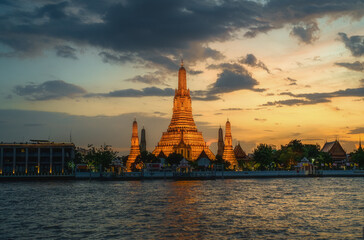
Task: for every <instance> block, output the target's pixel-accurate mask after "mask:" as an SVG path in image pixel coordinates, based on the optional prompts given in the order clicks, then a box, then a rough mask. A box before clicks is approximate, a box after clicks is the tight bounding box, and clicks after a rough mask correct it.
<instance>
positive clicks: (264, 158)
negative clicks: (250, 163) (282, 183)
mask: <svg viewBox="0 0 364 240" xmlns="http://www.w3.org/2000/svg"><path fill="white" fill-rule="evenodd" d="M254 161H255V162H256V163H258V164H259V167H258V169H259V170H267V169H269V168H270V167H271V166H272V163H274V156H273V149H272V147H271V146H268V145H267V144H260V145H258V147H257V148H256V149H254Z"/></svg>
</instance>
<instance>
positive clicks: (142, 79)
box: [125, 73, 164, 85]
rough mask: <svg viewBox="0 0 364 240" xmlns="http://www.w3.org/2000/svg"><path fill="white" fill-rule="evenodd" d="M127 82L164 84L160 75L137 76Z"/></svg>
mask: <svg viewBox="0 0 364 240" xmlns="http://www.w3.org/2000/svg"><path fill="white" fill-rule="evenodd" d="M125 81H129V82H135V83H145V84H151V85H154V84H164V82H163V81H161V79H160V76H159V75H158V73H150V74H145V75H137V76H135V77H132V78H129V79H126V80H125Z"/></svg>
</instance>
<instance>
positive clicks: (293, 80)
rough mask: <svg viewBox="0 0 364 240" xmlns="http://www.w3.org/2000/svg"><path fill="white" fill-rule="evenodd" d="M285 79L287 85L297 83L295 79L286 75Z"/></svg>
mask: <svg viewBox="0 0 364 240" xmlns="http://www.w3.org/2000/svg"><path fill="white" fill-rule="evenodd" d="M286 80H287V81H288V82H289V85H291V86H293V85H297V80H296V79H293V78H290V77H287V78H286Z"/></svg>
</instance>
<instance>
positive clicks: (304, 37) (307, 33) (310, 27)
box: [291, 22, 319, 44]
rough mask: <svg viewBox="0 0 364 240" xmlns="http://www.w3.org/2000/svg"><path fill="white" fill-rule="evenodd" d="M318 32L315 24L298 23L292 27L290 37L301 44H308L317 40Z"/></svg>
mask: <svg viewBox="0 0 364 240" xmlns="http://www.w3.org/2000/svg"><path fill="white" fill-rule="evenodd" d="M318 31H319V28H318V26H317V23H316V22H310V23H300V24H298V25H295V26H294V27H293V29H292V31H291V35H292V36H294V37H297V38H298V40H299V41H301V42H303V43H306V44H310V43H312V42H314V41H315V40H317V39H318Z"/></svg>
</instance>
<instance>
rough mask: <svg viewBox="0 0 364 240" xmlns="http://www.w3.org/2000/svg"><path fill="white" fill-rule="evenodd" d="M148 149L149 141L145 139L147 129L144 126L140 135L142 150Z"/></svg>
mask: <svg viewBox="0 0 364 240" xmlns="http://www.w3.org/2000/svg"><path fill="white" fill-rule="evenodd" d="M145 151H147V142H146V141H145V129H144V126H143V129H142V133H141V135H140V152H145Z"/></svg>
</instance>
